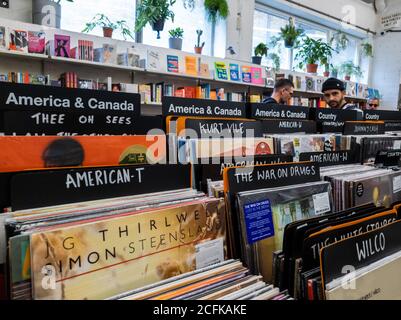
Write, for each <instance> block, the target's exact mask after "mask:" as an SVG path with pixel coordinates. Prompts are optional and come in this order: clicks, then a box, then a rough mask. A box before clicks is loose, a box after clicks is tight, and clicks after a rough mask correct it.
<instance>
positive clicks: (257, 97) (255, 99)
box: [249, 94, 261, 103]
mask: <svg viewBox="0 0 401 320" xmlns="http://www.w3.org/2000/svg"><path fill="white" fill-rule="evenodd" d="M249 102H252V103H260V102H261V98H260V95H258V94H251V95H250V96H249Z"/></svg>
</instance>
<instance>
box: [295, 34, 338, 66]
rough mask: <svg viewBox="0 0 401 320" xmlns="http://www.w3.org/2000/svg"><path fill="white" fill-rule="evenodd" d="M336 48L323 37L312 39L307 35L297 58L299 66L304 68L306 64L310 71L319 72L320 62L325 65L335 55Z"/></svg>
mask: <svg viewBox="0 0 401 320" xmlns="http://www.w3.org/2000/svg"><path fill="white" fill-rule="evenodd" d="M333 51H334V49H333V48H332V47H331V46H330V45H329V44H327V43H325V42H323V40H322V39H318V40H315V39H312V38H309V37H305V39H304V40H303V42H302V44H301V46H300V48H299V50H298V52H297V54H296V55H295V59H296V60H298V61H299V64H298V66H299V68H300V69H303V68H304V66H305V65H306V69H307V72H308V73H317V69H318V67H319V63H320V64H322V65H325V64H327V63H328V61H329V59H330V58H331V57H332V55H333Z"/></svg>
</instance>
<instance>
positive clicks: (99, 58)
mask: <svg viewBox="0 0 401 320" xmlns="http://www.w3.org/2000/svg"><path fill="white" fill-rule="evenodd" d="M93 60H94V61H95V62H101V63H108V64H116V63H117V48H116V47H115V46H113V45H110V44H103V47H102V48H96V49H94V50H93Z"/></svg>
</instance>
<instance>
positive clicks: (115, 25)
mask: <svg viewBox="0 0 401 320" xmlns="http://www.w3.org/2000/svg"><path fill="white" fill-rule="evenodd" d="M96 27H101V28H103V36H104V37H106V38H111V37H112V36H113V31H114V30H117V29H119V30H121V34H122V35H123V37H124V39H125V40H126V39H127V36H128V37H130V38H131V39H134V36H133V35H132V33H131V31H130V29H129V27H128V25H127V22H126V21H125V20H119V21H116V22H112V21H111V20H110V19H109V18H108V17H107V16H106V15H104V14H103V13H98V14H97V15H95V16H94V17H93V18H92V20H91V21H90V22H87V23H86V25H85V29H83V30H82V32H91V31H92V30H93V29H95V28H96Z"/></svg>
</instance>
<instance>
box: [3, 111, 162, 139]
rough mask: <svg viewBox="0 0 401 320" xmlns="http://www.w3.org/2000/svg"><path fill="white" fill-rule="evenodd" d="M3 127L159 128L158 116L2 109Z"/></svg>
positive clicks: (67, 132)
mask: <svg viewBox="0 0 401 320" xmlns="http://www.w3.org/2000/svg"><path fill="white" fill-rule="evenodd" d="M0 113H1V114H4V115H3V118H4V120H3V122H2V124H4V126H3V128H1V130H2V131H3V132H4V133H5V134H6V135H27V134H30V135H35V134H38V135H42V134H45V135H62V136H72V135H85V134H114V135H121V134H143V135H145V134H147V133H148V131H149V130H151V129H163V119H162V117H161V116H160V117H150V116H141V117H133V116H131V115H121V114H119V113H116V112H110V113H108V114H106V113H105V114H100V113H92V114H90V113H86V112H57V111H54V112H35V111H5V112H0Z"/></svg>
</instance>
